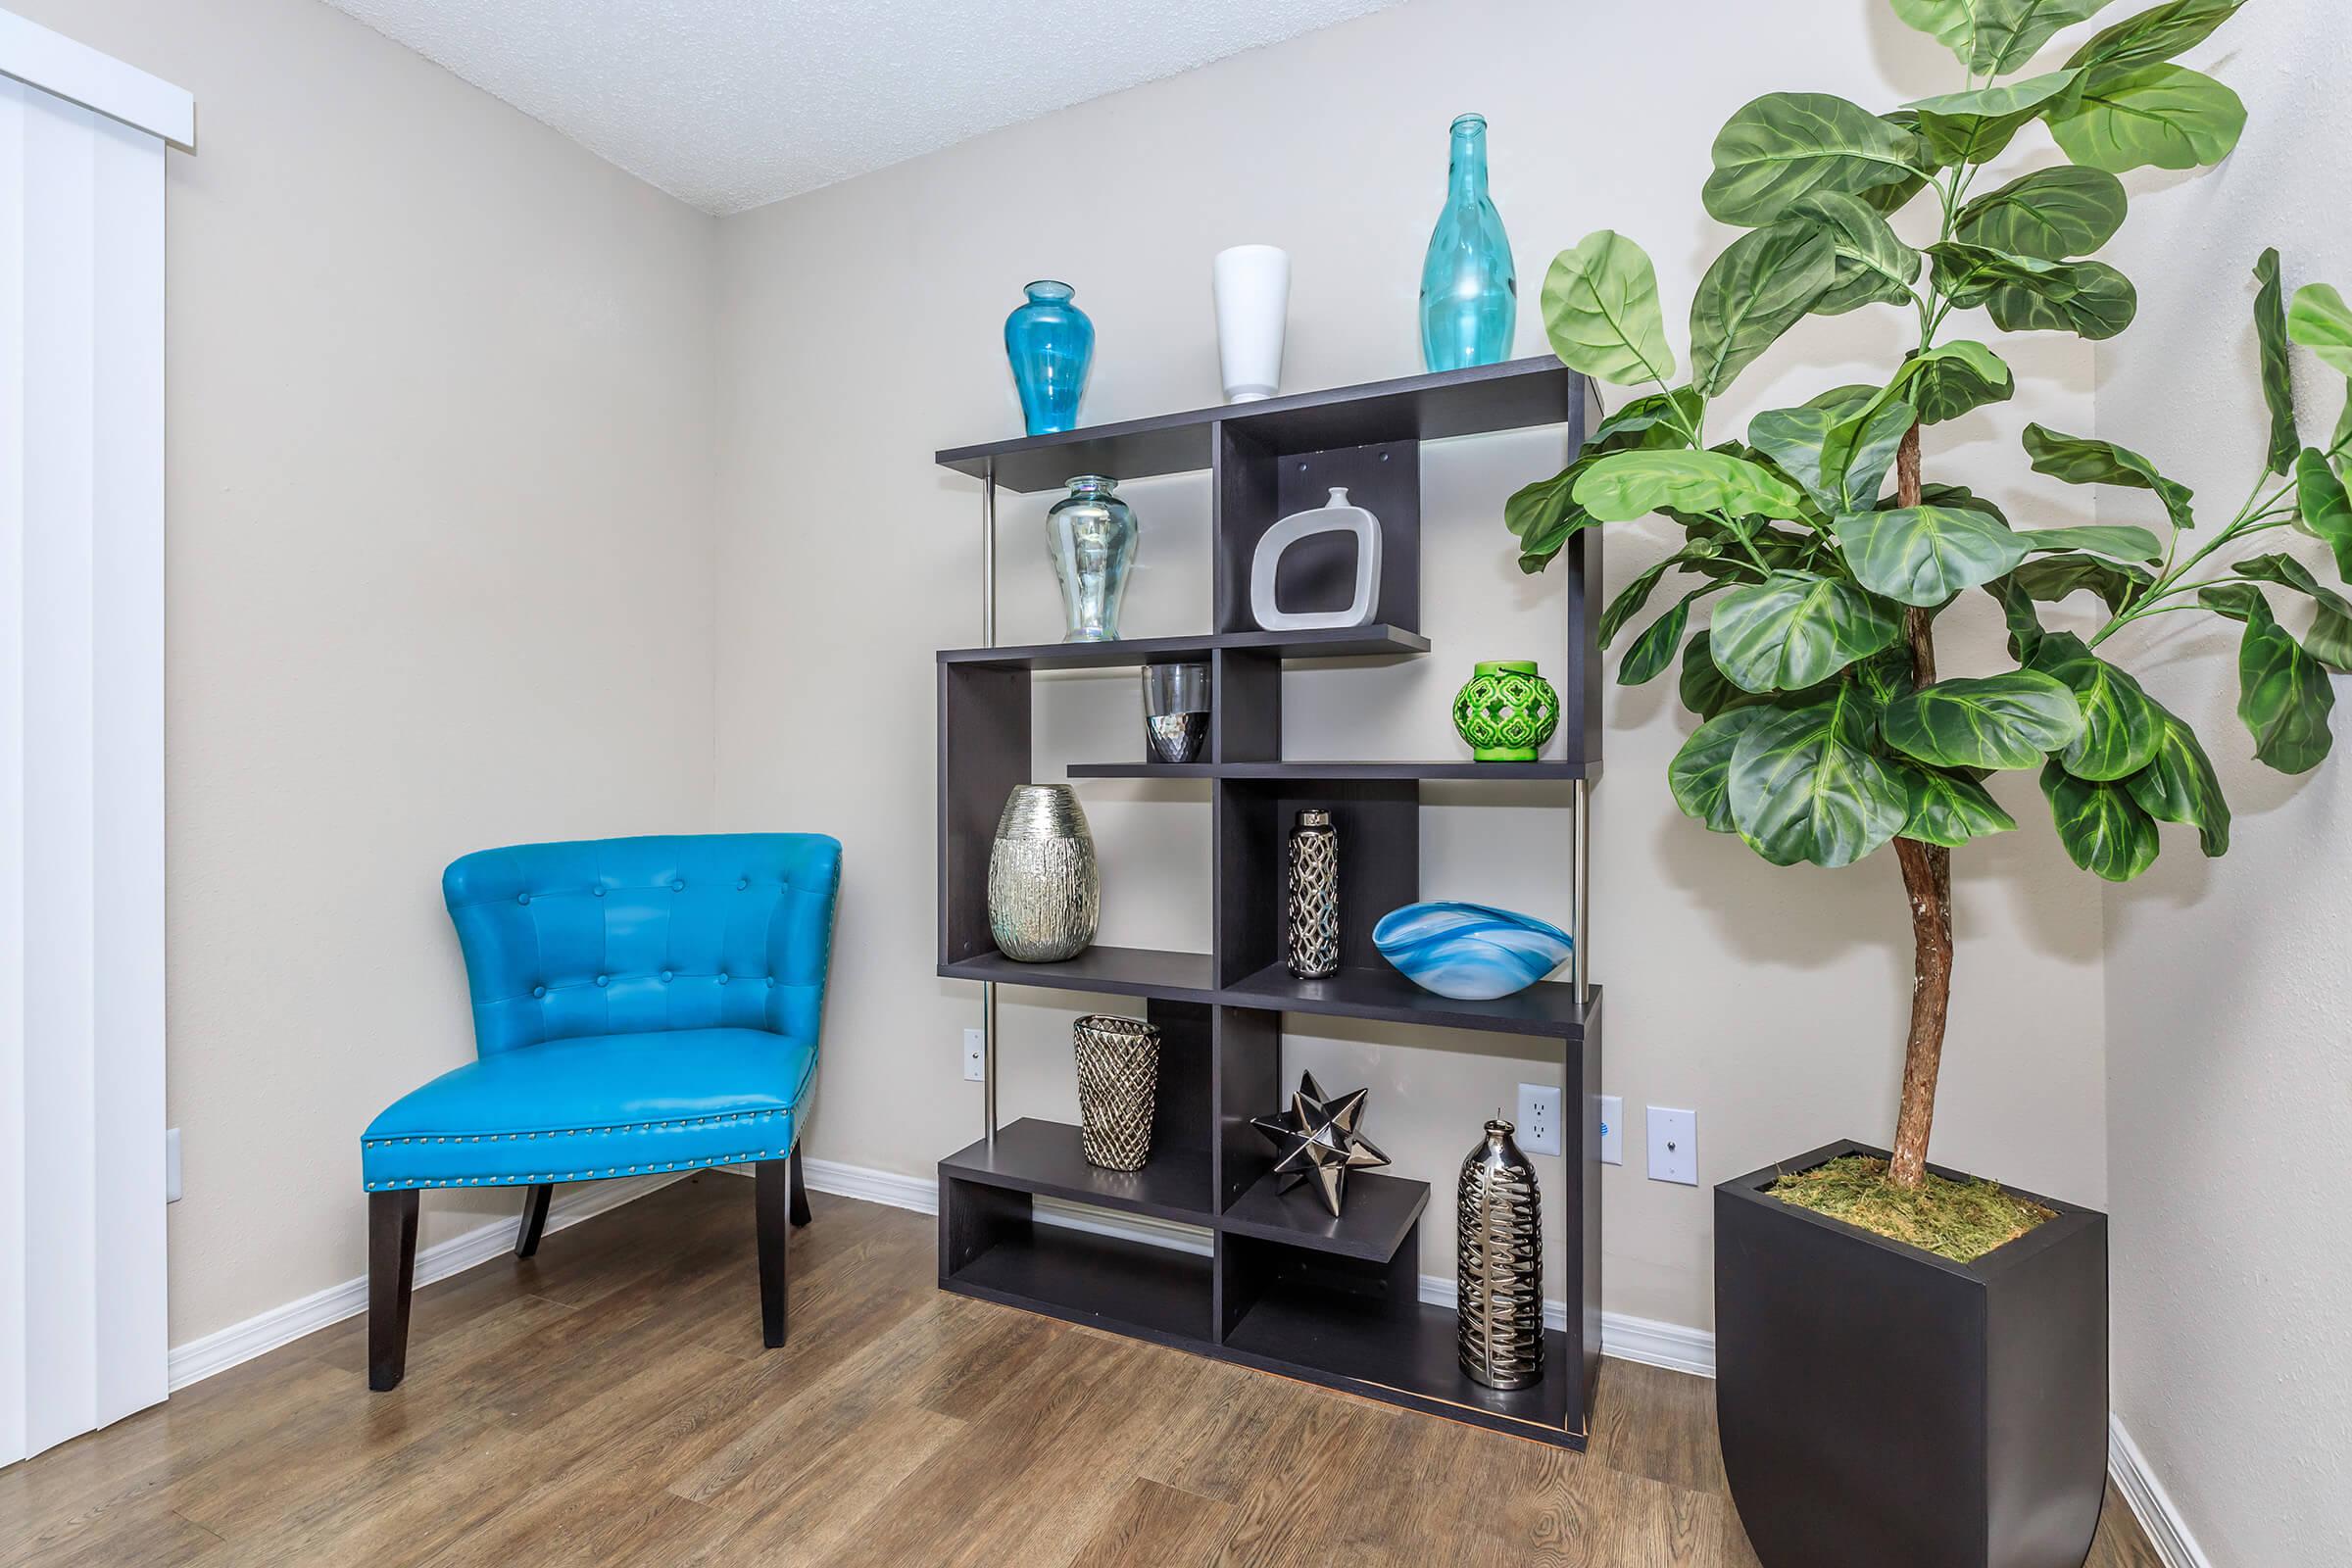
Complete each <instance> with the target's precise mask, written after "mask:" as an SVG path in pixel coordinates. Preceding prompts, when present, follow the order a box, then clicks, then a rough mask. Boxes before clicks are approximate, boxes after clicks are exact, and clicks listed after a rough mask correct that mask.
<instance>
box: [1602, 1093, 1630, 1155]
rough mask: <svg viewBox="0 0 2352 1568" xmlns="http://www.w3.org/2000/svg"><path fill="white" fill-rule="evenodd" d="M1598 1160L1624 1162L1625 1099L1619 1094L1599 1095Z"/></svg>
mask: <svg viewBox="0 0 2352 1568" xmlns="http://www.w3.org/2000/svg"><path fill="white" fill-rule="evenodd" d="M1600 1162H1601V1163H1602V1164H1603V1165H1622V1164H1624V1163H1625V1099H1624V1097H1623V1096H1621V1095H1603V1096H1601V1097H1600Z"/></svg>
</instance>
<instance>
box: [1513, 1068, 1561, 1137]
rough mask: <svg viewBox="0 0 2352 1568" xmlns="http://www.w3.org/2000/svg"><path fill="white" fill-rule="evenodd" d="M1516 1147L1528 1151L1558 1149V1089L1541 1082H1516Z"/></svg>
mask: <svg viewBox="0 0 2352 1568" xmlns="http://www.w3.org/2000/svg"><path fill="white" fill-rule="evenodd" d="M1519 1147H1520V1148H1521V1149H1523V1150H1525V1151H1527V1152H1529V1153H1531V1154H1556V1153H1558V1152H1560V1092H1559V1091H1558V1090H1557V1089H1546V1088H1544V1086H1543V1085H1541V1084H1521V1085H1520V1086H1519Z"/></svg>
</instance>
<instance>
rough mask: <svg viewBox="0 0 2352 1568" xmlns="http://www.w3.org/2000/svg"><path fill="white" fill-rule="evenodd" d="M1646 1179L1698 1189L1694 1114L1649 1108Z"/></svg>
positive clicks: (1696, 1128)
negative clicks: (1647, 1170) (1647, 1175)
mask: <svg viewBox="0 0 2352 1568" xmlns="http://www.w3.org/2000/svg"><path fill="white" fill-rule="evenodd" d="M1649 1179H1650V1180H1651V1181H1653V1182H1680V1183H1682V1184H1683V1185H1684V1186H1685V1187H1696V1186H1697V1185H1698V1112H1696V1111H1694V1110H1670V1109H1668V1108H1667V1107H1666V1106H1664V1105H1652V1106H1650V1107H1649Z"/></svg>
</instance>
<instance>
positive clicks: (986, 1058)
mask: <svg viewBox="0 0 2352 1568" xmlns="http://www.w3.org/2000/svg"><path fill="white" fill-rule="evenodd" d="M980 645H981V646H982V647H983V648H994V647H996V646H997V460H996V459H994V458H991V459H989V460H988V462H987V464H986V465H985V466H983V468H982V471H981V474H980ZM1577 972H1578V973H1579V974H1582V973H1583V972H1584V970H1583V960H1581V959H1580V960H1578V970H1577ZM980 1114H981V1117H982V1119H983V1121H984V1122H985V1123H986V1134H987V1138H988V1147H989V1148H990V1149H995V1148H996V1147H997V983H996V982H995V981H994V980H983V981H982V982H981V983H980Z"/></svg>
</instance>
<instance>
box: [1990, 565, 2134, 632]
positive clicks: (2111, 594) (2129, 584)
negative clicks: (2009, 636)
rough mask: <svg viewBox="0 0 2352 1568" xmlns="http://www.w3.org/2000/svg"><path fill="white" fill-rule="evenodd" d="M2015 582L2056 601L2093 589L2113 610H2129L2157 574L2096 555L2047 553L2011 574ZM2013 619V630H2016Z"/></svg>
mask: <svg viewBox="0 0 2352 1568" xmlns="http://www.w3.org/2000/svg"><path fill="white" fill-rule="evenodd" d="M2009 578H2010V581H2011V583H2012V584H2014V585H2015V586H2016V587H2017V589H2018V590H2019V591H2020V592H2022V593H2024V594H2025V595H2026V597H2028V598H2029V599H2038V600H2040V601H2041V602H2042V603H2043V604H2048V605H2054V604H2056V603H2058V601H2060V600H2061V599H2064V598H2066V597H2067V596H2068V595H2069V594H2074V593H2082V592H2088V593H2094V594H2096V595H2098V596H2099V599H2100V600H2101V602H2103V603H2104V604H2105V605H2106V606H2107V608H2108V609H2109V610H2110V611H2113V612H2115V613H2119V614H2120V613H2122V612H2124V611H2126V610H2129V609H2131V606H2132V604H2133V603H2134V602H2135V601H2137V600H2138V598H2139V596H2140V595H2141V594H2144V593H2146V592H2147V591H2148V589H2149V588H2150V587H2151V586H2152V585H2153V584H2154V582H2155V578H2154V577H2152V576H2151V575H2149V574H2148V573H2147V572H2146V571H2143V570H2142V569H2140V568H2139V567H2137V566H2124V565H2118V564H2116V563H2114V562H2112V561H2101V560H2099V559H2098V558H2097V557H2095V556H2082V555H2063V556H2044V557H2042V558H2041V559H2040V560H2038V561H2029V562H2027V563H2026V564H2024V565H2022V566H2020V567H2018V568H2017V570H2015V571H2013V572H2011V573H2010V574H2009ZM2015 629H2016V628H2015V625H2014V623H2013V624H2012V626H2011V630H2012V631H2014V630H2015Z"/></svg>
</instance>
